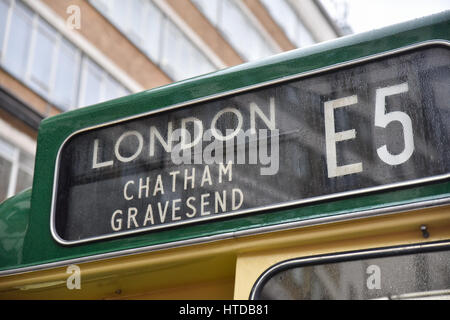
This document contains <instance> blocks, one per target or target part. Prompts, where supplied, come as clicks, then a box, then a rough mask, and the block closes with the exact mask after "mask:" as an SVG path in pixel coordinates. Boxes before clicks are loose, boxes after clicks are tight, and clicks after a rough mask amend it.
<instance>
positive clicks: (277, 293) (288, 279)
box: [251, 246, 450, 300]
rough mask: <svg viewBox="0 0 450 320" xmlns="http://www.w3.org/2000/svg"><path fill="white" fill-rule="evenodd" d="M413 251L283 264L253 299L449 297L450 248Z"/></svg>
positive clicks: (258, 285)
mask: <svg viewBox="0 0 450 320" xmlns="http://www.w3.org/2000/svg"><path fill="white" fill-rule="evenodd" d="M404 250H406V251H408V252H409V253H407V254H405V252H404ZM419 250H420V251H419ZM413 251H415V252H413V253H411V248H400V249H399V248H395V249H392V248H391V249H385V250H375V251H368V252H358V253H347V254H341V255H339V256H336V255H334V256H322V257H314V258H310V259H294V260H289V261H285V262H281V263H279V264H277V265H275V266H274V267H272V268H270V269H269V270H267V271H266V272H265V273H264V274H263V275H262V276H261V277H260V278H259V279H258V281H257V283H256V285H255V286H254V288H253V290H252V294H251V298H253V299H263V300H280V299H281V300H327V299H328V300H361V299H433V300H436V299H445V300H448V299H450V251H449V247H448V246H447V247H446V248H445V250H440V251H433V252H424V251H423V250H422V249H413Z"/></svg>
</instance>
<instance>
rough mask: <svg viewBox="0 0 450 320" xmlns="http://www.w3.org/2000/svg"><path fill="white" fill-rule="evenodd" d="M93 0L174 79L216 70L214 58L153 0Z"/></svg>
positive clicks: (97, 6) (98, 7)
mask: <svg viewBox="0 0 450 320" xmlns="http://www.w3.org/2000/svg"><path fill="white" fill-rule="evenodd" d="M124 2H125V1H123V0H111V1H108V0H91V3H92V4H93V5H94V6H95V7H96V8H97V9H98V10H99V11H100V12H101V13H102V14H103V15H104V16H105V17H107V18H108V19H109V20H110V22H111V23H112V24H113V25H115V26H116V27H117V28H118V29H119V30H120V31H121V32H122V33H123V34H124V35H125V36H126V37H128V38H129V39H130V40H131V41H132V42H133V43H134V44H135V45H136V46H137V47H138V48H140V49H141V50H142V51H143V52H144V53H145V54H147V56H148V57H149V58H150V59H151V60H152V61H153V62H155V63H157V64H160V66H161V69H163V70H164V71H165V72H166V73H167V74H168V75H169V76H170V77H172V78H173V79H174V80H176V81H177V80H182V79H186V78H189V77H193V76H196V75H199V74H201V73H206V72H210V71H213V70H215V69H216V68H215V66H214V65H213V64H212V62H211V61H210V60H209V59H208V58H207V57H206V55H204V54H203V52H202V51H201V50H200V49H199V48H198V47H197V46H196V45H195V44H194V43H193V42H192V41H190V39H189V38H188V37H187V36H186V35H185V34H184V32H183V31H182V30H180V29H179V28H178V27H177V26H176V25H175V24H174V23H173V22H172V20H171V19H169V18H168V17H167V16H166V15H164V13H163V12H162V11H161V10H160V9H159V8H158V7H157V6H156V5H155V4H154V3H152V2H151V1H149V0H132V1H130V3H128V2H127V3H126V4H124Z"/></svg>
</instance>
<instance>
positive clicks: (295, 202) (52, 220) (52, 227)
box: [50, 40, 450, 245]
mask: <svg viewBox="0 0 450 320" xmlns="http://www.w3.org/2000/svg"><path fill="white" fill-rule="evenodd" d="M435 45H444V46H447V47H450V41H447V40H431V41H424V42H420V43H416V44H413V45H409V46H405V47H402V48H397V49H394V50H390V51H386V52H382V53H378V54H373V55H370V56H367V57H364V58H359V59H355V60H351V61H346V62H342V63H337V64H334V65H330V66H327V67H323V68H319V69H315V70H312V71H307V72H303V73H299V74H295V75H291V76H287V77H281V78H279V79H275V80H270V81H265V82H261V83H258V84H255V85H250V86H247V87H242V88H239V89H235V90H231V91H227V92H223V93H220V94H213V95H210V96H206V97H202V98H199V99H194V100H190V101H187V102H182V103H179V104H175V105H172V106H168V107H165V108H161V109H158V110H152V111H149V112H144V113H141V114H138V115H133V116H130V117H126V118H121V119H118V120H114V121H110V122H106V123H102V124H99V125H96V126H92V127H88V128H84V129H80V130H77V131H75V132H73V133H72V134H70V135H69V136H68V137H67V138H66V139H65V140H64V141H63V143H62V144H61V146H60V147H59V150H58V153H57V157H56V164H55V173H54V177H53V191H52V192H53V193H52V203H51V213H50V232H51V234H52V237H53V239H54V240H55V241H56V242H58V243H59V244H61V245H75V244H81V243H87V242H92V241H98V240H103V239H111V238H117V237H121V236H124V235H132V234H138V233H144V232H147V231H149V230H159V229H166V228H170V227H172V226H181V225H186V224H192V223H196V222H205V221H210V220H218V219H222V218H225V217H229V216H238V215H243V214H249V213H253V212H258V211H267V210H272V209H282V208H286V207H290V206H294V205H300V204H305V203H311V202H318V201H323V200H328V199H335V198H340V197H344V196H352V195H358V194H362V193H371V192H374V191H380V190H386V189H392V188H397V187H404V186H410V185H415V184H419V183H427V182H432V181H438V180H443V179H447V178H450V173H447V174H442V175H438V176H432V177H427V178H421V179H415V180H409V181H404V182H396V183H391V184H386V185H382V186H376V187H369V188H364V189H358V190H352V191H345V192H339V193H333V194H328V195H323V196H317V197H312V198H306V199H301V200H293V201H289V202H283V203H278V204H273V205H267V206H261V207H257V208H251V209H245V210H238V211H231V212H227V213H224V214H220V215H218V216H210V217H207V218H203V219H201V220H186V221H182V222H172V223H167V224H163V225H157V226H149V227H146V228H139V229H134V230H127V231H121V232H116V233H110V234H106V235H100V236H95V237H89V238H85V239H80V240H75V241H67V240H64V239H62V238H61V237H60V236H59V235H58V234H57V232H56V227H55V215H56V213H55V210H56V209H55V208H56V193H57V186H58V174H59V160H60V155H61V150H62V149H63V147H64V145H65V144H66V143H67V141H68V140H69V139H70V138H72V137H73V136H74V135H77V134H79V133H82V132H86V131H90V130H94V129H97V128H102V127H106V126H110V125H114V124H117V123H121V122H125V121H129V120H133V119H138V118H141V117H145V116H149V115H152V114H156V113H160V112H165V111H168V110H174V109H178V108H181V107H185V106H188V105H193V104H196V103H200V102H205V101H208V100H212V99H217V98H220V97H224V96H229V95H233V94H236V93H241V92H245V91H250V90H253V89H257V88H261V87H264V86H268V85H273V84H277V83H281V82H286V81H290V80H294V79H299V78H303V77H306V76H310V75H315V74H318V73H323V72H327V71H331V70H335V69H338V68H342V67H348V66H350V65H354V64H360V63H363V62H367V61H371V60H374V59H379V58H381V57H385V56H391V55H394V54H399V53H403V52H406V51H410V50H414V49H417V48H422V47H426V46H435ZM169 86H170V85H169Z"/></svg>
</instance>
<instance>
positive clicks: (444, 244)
mask: <svg viewBox="0 0 450 320" xmlns="http://www.w3.org/2000/svg"><path fill="white" fill-rule="evenodd" d="M439 248H443V249H445V248H447V249H450V242H449V241H448V240H447V241H439V242H433V243H417V244H412V245H410V244H407V245H402V246H395V247H384V248H376V249H365V250H358V251H347V252H343V253H338V254H323V255H317V256H309V257H299V258H293V259H289V260H284V261H281V262H278V263H276V264H274V265H272V266H271V267H269V268H268V269H266V270H265V271H264V272H263V273H261V274H260V276H259V277H258V279H257V280H256V282H255V284H254V285H253V287H252V290H251V292H250V296H249V300H255V299H256V298H255V296H256V294H257V293H258V292H259V291H260V289H261V288H259V286H260V285H264V284H265V283H266V281H267V278H269V277H270V276H271V275H273V273H274V272H276V271H277V270H278V269H287V268H289V267H292V266H296V265H299V264H308V266H309V265H311V264H314V265H319V264H321V263H332V262H331V261H330V260H334V261H336V260H338V261H336V262H345V261H349V258H351V259H357V258H358V257H361V259H366V258H367V259H370V258H371V256H377V257H378V255H380V254H381V255H384V256H389V255H390V254H391V255H393V256H395V255H402V254H408V252H410V251H413V252H414V251H418V250H421V249H425V250H432V249H434V250H439ZM413 252H411V253H413ZM300 267H301V266H300ZM281 271H283V270H281Z"/></svg>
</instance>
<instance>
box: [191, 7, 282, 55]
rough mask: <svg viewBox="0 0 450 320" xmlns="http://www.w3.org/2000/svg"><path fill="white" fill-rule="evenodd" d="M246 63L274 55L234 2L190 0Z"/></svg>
mask: <svg viewBox="0 0 450 320" xmlns="http://www.w3.org/2000/svg"><path fill="white" fill-rule="evenodd" d="M192 2H193V3H194V4H195V5H196V6H197V7H198V8H199V9H200V10H201V11H202V12H203V14H204V15H205V17H206V18H208V20H209V21H210V22H211V23H212V24H213V25H214V26H216V27H217V28H218V29H219V30H220V31H221V32H222V34H223V35H224V36H225V38H227V40H228V41H229V42H230V43H231V45H232V46H233V47H234V48H235V49H236V50H237V51H238V52H239V54H240V55H241V56H242V58H244V59H246V60H247V61H252V60H256V59H260V58H263V57H267V56H270V55H272V54H274V53H276V52H275V51H274V50H273V48H272V47H271V46H270V45H269V43H268V42H267V41H266V40H265V39H264V37H263V36H262V35H261V33H260V32H259V31H258V29H257V28H256V27H255V26H254V25H253V23H252V22H251V21H250V19H249V18H248V17H247V16H246V15H245V14H244V12H243V11H242V10H241V9H240V8H239V6H238V5H237V3H236V1H234V0H192ZM277 3H278V2H277Z"/></svg>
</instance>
